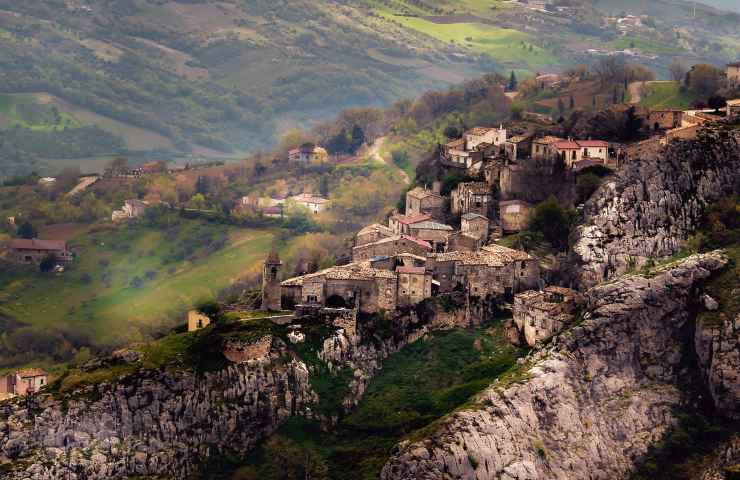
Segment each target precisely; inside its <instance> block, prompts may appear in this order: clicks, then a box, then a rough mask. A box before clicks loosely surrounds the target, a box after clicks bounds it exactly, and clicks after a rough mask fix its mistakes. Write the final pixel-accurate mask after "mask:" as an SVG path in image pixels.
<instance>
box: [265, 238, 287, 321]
mask: <svg viewBox="0 0 740 480" xmlns="http://www.w3.org/2000/svg"><path fill="white" fill-rule="evenodd" d="M282 265H283V262H281V261H280V256H279V255H278V253H277V251H275V250H273V251H272V252H270V255H269V256H268V257H267V260H266V261H265V267H264V269H263V270H262V310H266V311H278V310H280V309H281V305H280V303H281V302H280V296H281V288H280V279H279V275H280V267H281V266H282Z"/></svg>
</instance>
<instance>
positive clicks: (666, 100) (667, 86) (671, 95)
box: [640, 82, 695, 108]
mask: <svg viewBox="0 0 740 480" xmlns="http://www.w3.org/2000/svg"><path fill="white" fill-rule="evenodd" d="M679 87H680V85H679V84H678V82H665V83H653V84H651V85H649V86H648V93H647V95H646V96H645V97H644V98H642V100H641V101H640V105H643V106H646V107H650V108H689V107H690V106H691V103H692V102H693V101H694V100H695V98H694V96H693V95H692V94H691V93H689V92H682V91H681V90H680V88H679Z"/></svg>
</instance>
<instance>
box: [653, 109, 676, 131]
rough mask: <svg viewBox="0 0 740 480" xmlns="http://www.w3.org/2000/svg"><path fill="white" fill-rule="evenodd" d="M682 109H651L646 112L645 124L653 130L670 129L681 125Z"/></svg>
mask: <svg viewBox="0 0 740 480" xmlns="http://www.w3.org/2000/svg"><path fill="white" fill-rule="evenodd" d="M682 118H683V110H675V109H668V110H651V111H650V112H649V113H648V118H647V124H648V126H649V127H650V128H651V129H652V130H654V131H658V130H670V129H672V128H678V127H680V126H681V125H682Z"/></svg>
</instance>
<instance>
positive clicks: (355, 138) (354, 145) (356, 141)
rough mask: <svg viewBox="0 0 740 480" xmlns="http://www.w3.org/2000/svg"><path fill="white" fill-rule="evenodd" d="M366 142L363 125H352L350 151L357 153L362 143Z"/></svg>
mask: <svg viewBox="0 0 740 480" xmlns="http://www.w3.org/2000/svg"><path fill="white" fill-rule="evenodd" d="M364 143H365V132H364V131H363V130H362V127H360V126H359V125H355V126H354V127H352V140H351V141H350V144H349V153H351V154H355V153H357V151H358V150H359V149H360V147H362V145H363V144H364Z"/></svg>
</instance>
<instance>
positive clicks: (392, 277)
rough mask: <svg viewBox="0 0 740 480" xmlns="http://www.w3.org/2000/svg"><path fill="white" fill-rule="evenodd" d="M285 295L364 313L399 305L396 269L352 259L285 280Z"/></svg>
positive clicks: (295, 299)
mask: <svg viewBox="0 0 740 480" xmlns="http://www.w3.org/2000/svg"><path fill="white" fill-rule="evenodd" d="M282 289H283V292H282V294H283V296H284V297H288V298H290V300H291V301H293V302H294V303H295V304H297V305H298V304H307V305H320V306H325V307H333V308H355V307H357V308H358V309H359V310H360V311H361V312H364V313H377V312H379V311H381V310H384V311H393V310H395V309H396V305H397V289H398V277H397V274H396V272H393V271H389V270H383V269H375V268H372V267H370V266H369V265H367V264H361V263H351V264H349V265H343V266H338V267H332V268H328V269H326V270H321V271H319V272H316V273H312V274H309V275H304V276H302V277H296V278H291V279H289V280H286V281H284V282H283V283H282Z"/></svg>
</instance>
